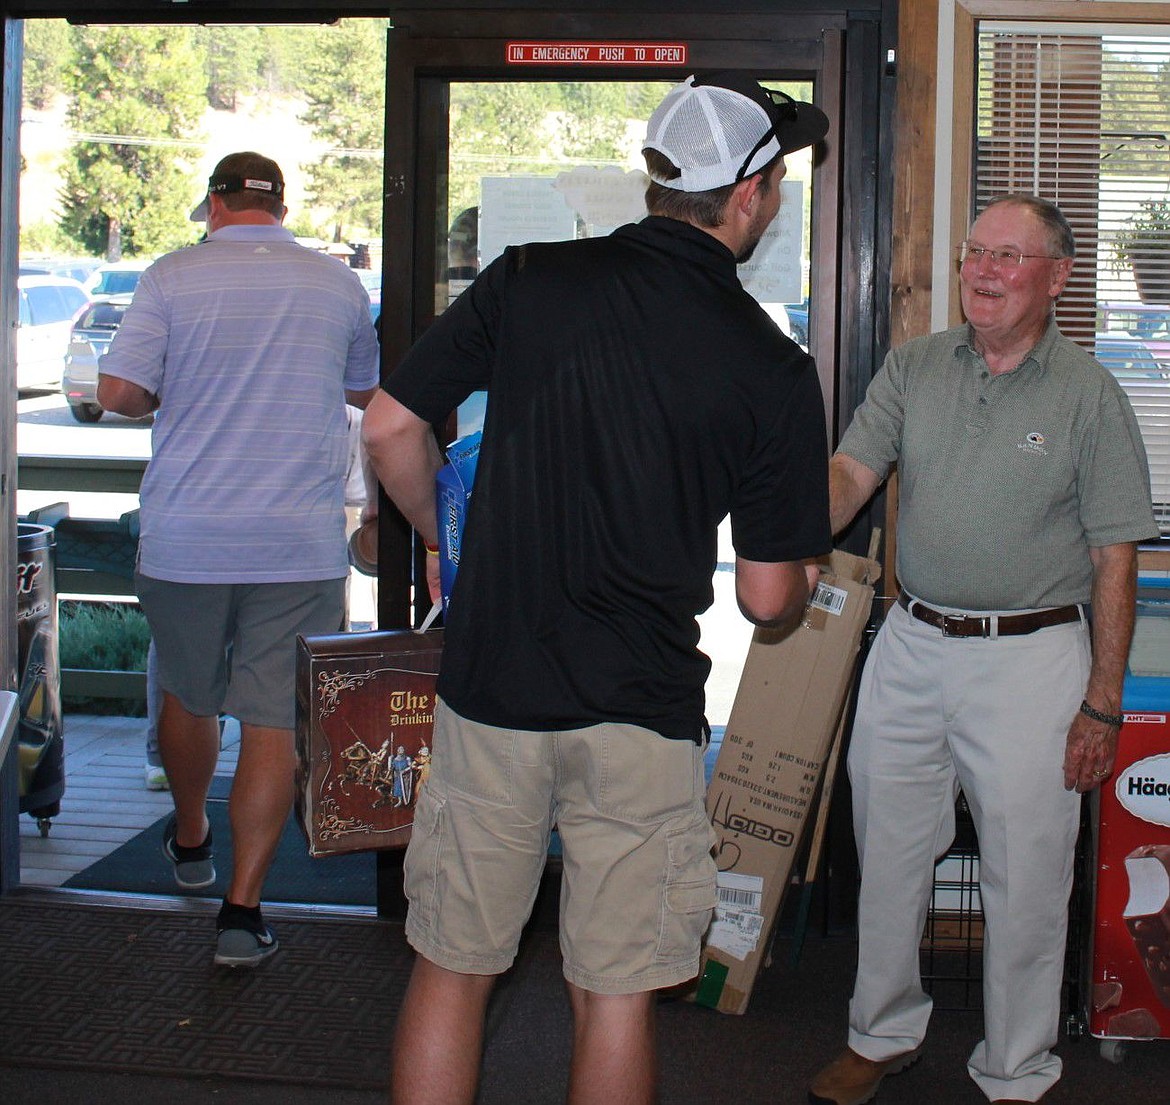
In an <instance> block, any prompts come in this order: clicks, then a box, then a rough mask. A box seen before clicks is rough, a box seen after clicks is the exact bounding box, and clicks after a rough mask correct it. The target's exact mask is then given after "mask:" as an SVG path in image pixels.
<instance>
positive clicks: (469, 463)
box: [435, 430, 482, 613]
mask: <svg viewBox="0 0 1170 1105" xmlns="http://www.w3.org/2000/svg"><path fill="white" fill-rule="evenodd" d="M481 437H482V433H481V431H479V430H476V431H475V433H473V434H468V435H467V436H466V437H462V438H460V439H459V440H458V441H453V442H451V444H450V445H448V446H447V463H446V464H444V465H443V467H442V468H440V469H439V471H438V472H437V473H436V474H435V500H436V503H435V505H436V509H437V510H438V514H439V592H440V595H441V596H442V599H443V612H444V613H446V612H447V603H448V601H449V600H450V597H451V588H452V587H453V586H454V585H455V573H456V572H457V571H458V570H459V551H460V548H461V547H462V544H463V526H464V524H465V523H466V521H467V504H468V503H469V502H471V488H472V484H474V482H475V467H476V464H477V462H478V460H479V443H480V439H481Z"/></svg>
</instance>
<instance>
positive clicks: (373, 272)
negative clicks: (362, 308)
mask: <svg viewBox="0 0 1170 1105" xmlns="http://www.w3.org/2000/svg"><path fill="white" fill-rule="evenodd" d="M353 271H354V272H356V273H357V274H358V279H359V280H360V281H361V282H362V287H363V288H365V289H366V295H368V296H369V297H370V318H371V319H372V320H373V321H374V322H377V321H378V316H379V315H380V314H381V313H382V270H381V269H354V270H353Z"/></svg>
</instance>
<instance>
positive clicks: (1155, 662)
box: [1084, 578, 1170, 1062]
mask: <svg viewBox="0 0 1170 1105" xmlns="http://www.w3.org/2000/svg"><path fill="white" fill-rule="evenodd" d="M1122 711H1123V713H1124V714H1125V724H1124V725H1123V726H1122V727H1121V734H1120V737H1119V739H1118V750H1117V760H1116V764H1115V767H1114V772H1113V775H1112V776H1110V778H1108V779H1107V780H1106V781H1105V783H1104V784H1103V785H1102V786H1101V791H1100V797H1099V816H1098V821H1097V858H1096V894H1095V900H1094V904H1093V913H1094V916H1093V947H1092V955H1091V966H1090V978H1089V985H1088V986H1087V987H1085V990H1084V1001H1085V1003H1086V1005H1087V1009H1086V1010H1085V1014H1086V1018H1087V1022H1088V1026H1089V1031H1090V1033H1091V1034H1092V1035H1093V1036H1095V1037H1097V1038H1098V1039H1099V1040H1100V1042H1101V1043H1100V1047H1101V1054H1102V1056H1104V1057H1105V1058H1106V1059H1108V1060H1110V1061H1111V1062H1120V1061H1121V1059H1122V1058H1123V1056H1124V1054H1125V1049H1126V1047H1127V1045H1128V1043H1129V1042H1130V1041H1135V1040H1154V1039H1164V1038H1166V1037H1170V579H1147V578H1142V579H1141V580H1139V586H1138V602H1137V621H1136V625H1135V629H1134V639H1133V646H1132V647H1131V649H1130V655H1129V666H1128V668H1127V671H1126V676H1125V690H1124V693H1123V697H1122Z"/></svg>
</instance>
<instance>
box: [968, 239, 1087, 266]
mask: <svg viewBox="0 0 1170 1105" xmlns="http://www.w3.org/2000/svg"><path fill="white" fill-rule="evenodd" d="M958 249H959V264H960V265H965V264H966V263H967V262H968V261H972V262H975V263H976V264H977V263H978V262H980V261H982V260H983V259H984V258H985V257H986V258H987V260H989V261H990V262H991V263H992V264H993V265H994V266H995V267H996V268H997V269H1010V268H1011V267H1012V266H1013V265H1022V264H1023V263H1024V262H1025V261H1026V260H1034V261H1063V260H1064V258H1063V257H1050V256H1049V255H1048V254H1047V253H1018V252H1017V251H1016V250H1014V249H986V248H984V247H983V246H973V245H971V243H970V242H961V243H960V244H959V247H958Z"/></svg>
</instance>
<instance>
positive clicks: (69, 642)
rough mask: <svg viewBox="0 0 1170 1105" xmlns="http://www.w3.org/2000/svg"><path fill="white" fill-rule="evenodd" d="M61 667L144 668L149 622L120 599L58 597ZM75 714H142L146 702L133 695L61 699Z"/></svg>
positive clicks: (148, 643)
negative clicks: (118, 600) (91, 600)
mask: <svg viewBox="0 0 1170 1105" xmlns="http://www.w3.org/2000/svg"><path fill="white" fill-rule="evenodd" d="M57 616H58V619H59V640H60V643H59V649H60V656H61V667H62V668H83V669H86V670H90V671H145V670H146V650H147V648H148V647H149V646H150V627H149V626H148V625H147V624H146V617H145V616H144V615H143V613H142V611H141V610H140V609H139V608H138V607H137V606H135V605H133V604H132V603H126V602H72V601H71V602H62V603H61V604H60V608H59V610H58V615H57ZM62 705H63V707H64V708H65V709H66V710H72V711H74V712H77V713H90V714H117V715H120V716H123V717H142V716H143V714H145V712H146V703H145V702H143V701H142V700H141V699H134V698H102V699H96V698H77V697H72V696H70V697H66V698H64V699H63V700H62Z"/></svg>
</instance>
